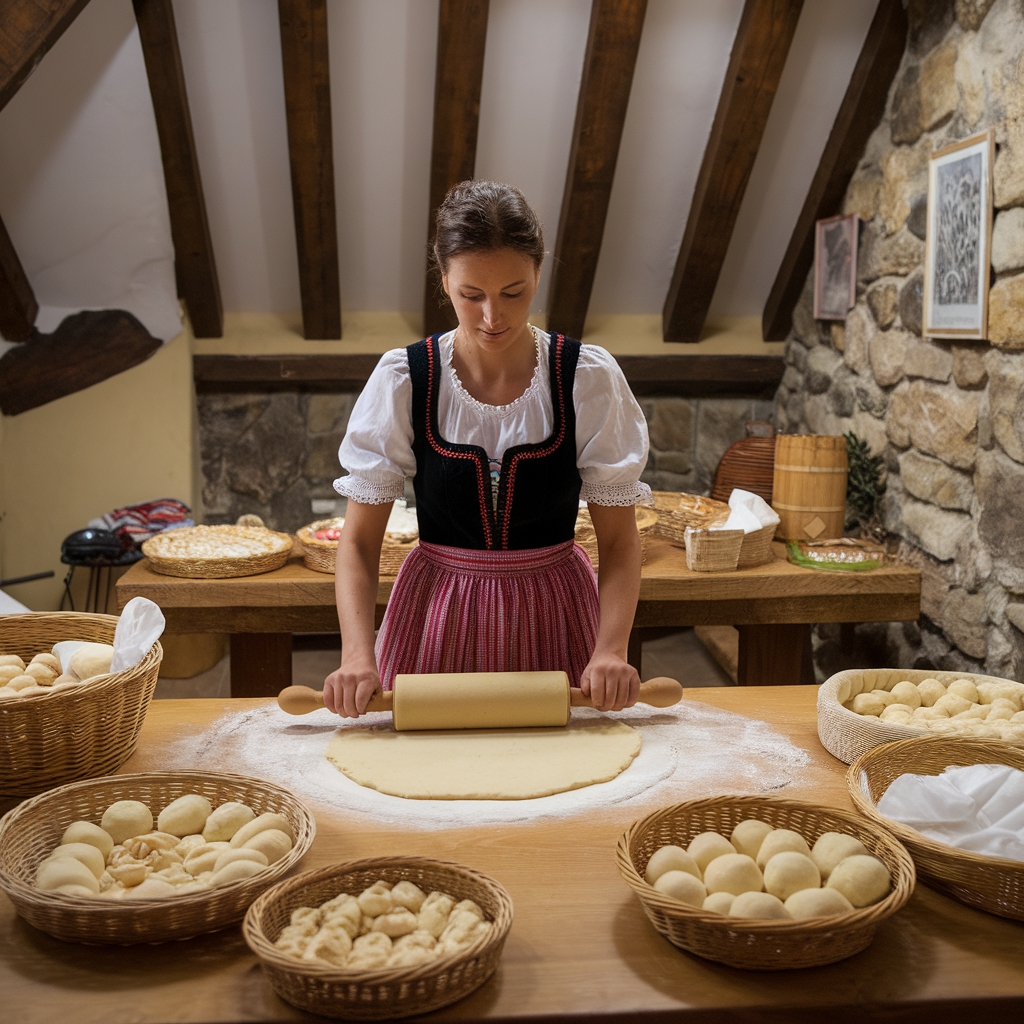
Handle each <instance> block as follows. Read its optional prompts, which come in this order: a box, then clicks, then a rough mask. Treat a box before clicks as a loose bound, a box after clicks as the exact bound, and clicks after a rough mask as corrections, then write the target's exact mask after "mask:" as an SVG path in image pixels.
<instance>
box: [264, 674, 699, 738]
mask: <svg viewBox="0 0 1024 1024" xmlns="http://www.w3.org/2000/svg"><path fill="white" fill-rule="evenodd" d="M682 696H683V688H682V686H680V685H679V683H677V682H676V680H674V679H669V678H667V677H666V676H661V677H659V678H657V679H649V680H648V681H647V682H646V683H641V684H640V703H641V704H649V705H651V706H652V707H656V708H667V707H671V706H672V705H673V704H676V703H678V702H679V700H681V699H682ZM277 703H278V704H279V705H280V706H281V709H282V710H283V711H287V712H288V714H290V715H307V714H309V713H310V712H311V711H316V710H317V709H318V708H322V707H323V706H324V696H323V694H322V693H321V692H320V691H319V690H312V689H310V688H309V687H308V686H289V687H287V688H286V689H284V690H282V691H281V692H280V693H279V694H278V695H277ZM593 706H594V705H593V702H592V701H591V699H590V698H589V697H586V696H584V694H583V692H582V691H581V690H578V689H576V688H574V687H570V686H569V677H568V676H567V675H566V674H565V673H564V672H461V673H456V672H453V673H437V674H433V675H426V674H424V675H399V676H395V681H394V683H393V689H391V690H386V691H384V692H381V691H380V690H378V691H377V692H376V693H374V694H373V696H372V697H371V698H370V703H369V704H368V705H367V706H366V710H367V711H390V712H391V713H392V715H393V717H394V725H395V730H396V731H397V732H410V731H413V730H418V729H520V728H529V727H533V726H542V727H543V726H546V727H551V726H565V725H568V723H569V709H570V708H573V707H582V708H592V707H593Z"/></svg>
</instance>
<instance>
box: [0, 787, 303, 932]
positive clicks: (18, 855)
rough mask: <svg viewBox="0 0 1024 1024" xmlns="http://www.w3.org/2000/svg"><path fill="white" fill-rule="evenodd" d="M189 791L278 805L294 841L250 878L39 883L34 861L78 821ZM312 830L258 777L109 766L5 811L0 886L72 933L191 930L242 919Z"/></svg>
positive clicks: (31, 919) (217, 800)
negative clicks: (156, 883) (60, 887)
mask: <svg viewBox="0 0 1024 1024" xmlns="http://www.w3.org/2000/svg"><path fill="white" fill-rule="evenodd" d="M185 793H200V794H202V795H203V796H205V797H207V798H208V799H209V800H210V802H211V803H212V804H214V805H215V806H216V805H218V804H221V803H225V802H227V801H230V800H237V801H239V802H241V803H245V804H248V805H249V806H250V807H251V808H252V809H253V810H254V811H256V813H257V814H263V813H264V812H266V811H276V812H277V813H278V814H281V815H283V816H284V817H285V818H287V819H288V821H289V822H290V823H291V826H292V829H293V831H294V833H295V845H294V846H293V847H292V848H291V850H290V851H289V852H288V853H287V854H285V856H284V857H282V858H281V859H280V860H279V861H276V862H275V863H274V864H272V865H271V866H270V867H269V868H267V870H266V871H261V872H260V873H259V874H258V875H256V876H254V877H253V878H249V879H246V880H245V881H241V882H234V883H232V884H231V885H225V886H222V887H221V888H218V889H212V890H209V891H208V892H195V893H188V894H186V895H184V896H171V897H167V898H165V899H151V900H142V899H139V900H117V901H115V900H109V899H102V898H100V897H81V896H66V895H64V894H62V893H56V892H44V891H42V890H40V889H37V888H36V887H35V885H34V884H33V881H34V879H35V874H36V868H37V867H38V866H39V864H40V862H41V861H43V860H44V859H45V858H46V857H47V856H48V855H49V853H50V851H51V850H52V849H53V848H54V847H55V846H56V845H57V844H58V843H59V842H60V837H61V835H63V833H64V830H65V829H66V828H67V827H68V825H70V824H71V823H72V822H73V821H80V820H84V821H99V820H100V818H101V817H102V815H103V812H104V810H106V808H107V807H109V806H110V804H112V803H113V802H114V801H115V800H141V801H142V802H143V803H145V804H147V805H148V806H150V807H151V808H153V809H154V810H156V809H157V808H163V807H165V806H166V805H167V804H169V803H170V802H171V801H172V800H175V799H177V798H178V797H179V796H183V795H184V794H185ZM315 833H316V823H315V822H314V820H313V815H312V814H311V813H310V811H309V810H308V809H307V808H306V806H305V805H304V804H302V803H300V802H299V801H298V800H296V799H295V797H294V796H292V795H291V793H289V792H288V791H287V790H284V789H281V788H280V787H278V786H274V785H272V784H271V783H269V782H264V781H262V780H261V779H255V778H250V777H248V776H245V775H221V774H215V773H213V772H146V773H143V774H138V775H111V776H108V777H106V778H103V779H91V780H88V781H85V782H74V783H72V784H71V785H68V786H61V787H60V788H59V789H53V790H50V792H48V793H43V794H42V795H41V796H37V797H34V798H33V799H31V800H26V801H25V803H23V804H19V805H18V806H17V807H15V808H14V810H12V811H9V812H8V813H7V814H6V815H5V816H4V817H3V818H2V819H0V889H2V890H3V891H4V892H5V893H6V894H7V897H8V899H10V901H11V902H12V903H13V904H14V907H15V909H16V910H17V912H18V913H19V914H20V915H21V916H22V917H23V918H25V920H26V921H28V923H29V924H31V925H33V926H34V927H36V928H38V929H39V930H40V931H44V932H47V933H48V934H49V935H53V936H54V937H55V938H58V939H63V940H64V941H66V942H84V943H89V944H94V945H95V944H99V945H121V946H128V945H134V944H136V943H142V942H167V941H168V940H170V939H187V938H191V937H192V936H193V935H202V934H204V933H206V932H214V931H217V930H219V929H221V928H225V927H227V926H228V925H230V924H234V923H235V922H236V921H239V920H241V918H242V916H243V915H244V914H245V911H246V908H247V907H248V906H249V904H250V903H252V901H253V900H254V899H255V898H256V897H257V896H258V895H259V894H260V893H261V892H263V891H264V890H265V889H267V888H269V887H270V886H271V885H273V884H274V882H276V881H277V880H278V879H280V878H281V877H283V876H284V875H286V874H287V873H288V872H289V871H290V870H291V869H292V868H293V867H294V866H295V865H296V864H297V863H298V862H299V860H301V858H302V856H303V855H304V854H305V853H306V851H307V850H308V849H309V846H310V844H311V843H312V842H313V836H314V835H315Z"/></svg>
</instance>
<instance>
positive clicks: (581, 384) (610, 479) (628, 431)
mask: <svg viewBox="0 0 1024 1024" xmlns="http://www.w3.org/2000/svg"><path fill="white" fill-rule="evenodd" d="M573 401H574V404H575V406H576V465H577V467H578V468H579V471H580V476H581V477H582V478H583V489H582V490H581V491H580V498H581V499H582V500H583V501H588V502H593V503H594V504H595V505H650V504H652V498H651V489H650V487H648V486H647V484H644V483H641V482H640V474H641V473H642V472H643V471H644V466H645V465H646V464H647V448H648V439H647V421H646V420H645V419H644V414H643V412H642V410H641V409H640V406H639V404H638V403H637V400H636V399H635V398H634V397H633V392H632V391H630V389H629V385H628V384H627V383H626V378H625V377H624V376H623V373H622V369H621V368H620V366H619V364H618V363H617V362H616V361H615V358H614V357H613V356H612V355H611V354H610V353H609V352H607V351H606V350H605V349H603V348H599V347H598V346H596V345H583V346H582V348H581V350H580V359H579V363H578V365H577V367H576V379H575V382H574V384H573Z"/></svg>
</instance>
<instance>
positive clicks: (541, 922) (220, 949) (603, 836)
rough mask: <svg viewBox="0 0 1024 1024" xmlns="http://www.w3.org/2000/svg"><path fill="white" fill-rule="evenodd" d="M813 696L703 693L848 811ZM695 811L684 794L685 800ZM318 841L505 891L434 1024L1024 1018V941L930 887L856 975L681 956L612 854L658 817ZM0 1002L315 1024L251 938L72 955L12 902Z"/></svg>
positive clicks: (0, 917) (346, 823)
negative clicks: (491, 929) (485, 879)
mask: <svg viewBox="0 0 1024 1024" xmlns="http://www.w3.org/2000/svg"><path fill="white" fill-rule="evenodd" d="M815 696H816V690H815V688H813V687H798V686H794V687H781V688H779V687H776V688H772V689H770V690H769V689H762V688H747V689H739V688H714V689H701V690H689V691H687V693H686V697H687V699H689V700H695V701H703V702H706V703H708V704H710V705H713V706H716V707H720V708H724V709H727V710H730V711H736V712H740V713H743V714H746V715H749V716H754V717H757V718H761V719H763V720H765V721H767V722H769V723H770V724H771V725H772V726H773V727H774V728H775V729H776V730H777V731H778V732H780V733H783V734H785V735H787V736H788V737H789V738H790V739H791V740H792V741H793V742H794V743H795V744H796V745H797V746H799V747H801V748H803V749H804V750H806V751H807V752H808V753H809V754H810V755H811V758H812V764H811V766H810V767H809V768H807V769H805V770H804V771H803V774H802V775H801V779H800V782H799V783H798V784H797V785H794V786H792V787H790V788H788V789H787V790H786V791H785V792H786V795H787V796H792V797H796V798H803V799H807V800H812V801H815V802H818V803H823V804H826V805H829V806H835V807H842V808H846V809H850V808H851V803H850V800H849V798H848V796H847V792H846V785H845V766H844V765H842V764H840V762H838V761H837V760H835V759H834V758H833V757H832V756H831V755H829V754H828V753H826V752H825V750H824V749H823V748H822V747H821V746H820V744H819V743H818V739H817V734H816V727H815V711H814V708H815ZM257 703H258V702H257V701H246V702H245V703H244V704H239V702H237V701H230V700H191V701H188V700H179V701H157V702H155V703H154V704H153V706H152V707H151V709H150V712H149V716H148V718H147V720H146V723H145V726H144V728H143V731H142V736H141V740H140V744H139V749H138V751H137V752H136V753H135V755H134V756H133V757H132V758H131V759H130V760H129V761H128V763H127V764H125V765H124V767H123V769H122V771H126V772H129V771H147V770H158V769H161V768H162V767H164V766H165V764H166V757H165V752H166V751H167V750H168V748H169V746H170V745H171V744H173V743H174V742H175V741H176V740H180V739H181V738H183V737H185V736H188V735H192V736H194V735H195V734H196V732H197V731H200V730H202V729H203V728H204V727H205V726H207V725H208V724H209V723H211V722H213V721H214V720H216V719H217V718H218V717H219V716H221V715H222V714H224V713H225V712H226V711H231V712H237V711H239V710H244V709H245V708H246V707H248V706H252V705H255V704H257ZM686 798H687V793H686V792H685V790H684V789H680V790H679V791H678V792H677V793H673V799H679V800H683V799H686ZM312 808H313V810H314V813H315V814H316V818H317V836H316V840H315V842H314V844H313V847H312V849H311V851H310V852H309V854H307V856H306V857H305V859H304V860H303V862H302V864H301V870H307V869H312V868H317V867H321V866H323V865H326V864H330V863H336V862H341V861H346V860H350V859H355V858H359V857H367V856H377V855H385V854H422V855H425V856H429V857H437V858H441V859H446V860H455V861H458V862H460V863H462V864H466V865H468V866H470V867H473V868H476V869H478V870H480V871H484V872H486V873H488V874H490V875H492V876H493V877H495V878H496V879H498V880H499V881H500V882H501V883H502V884H503V885H505V887H506V888H507V889H508V890H509V892H510V894H511V896H512V899H513V901H514V904H515V922H514V924H513V926H512V931H511V933H510V935H509V938H508V942H507V944H506V946H505V951H504V955H503V957H502V960H501V964H500V966H499V968H498V971H497V974H496V975H495V976H494V977H493V978H491V980H490V981H488V982H487V983H486V984H485V985H484V986H483V987H482V988H481V989H480V990H478V991H477V992H476V993H474V994H473V995H471V996H470V997H468V998H467V999H465V1000H464V1001H462V1002H461V1003H457V1004H455V1005H454V1006H452V1007H449V1008H448V1009H446V1010H443V1011H441V1012H439V1013H438V1014H436V1015H434V1018H433V1019H438V1020H474V1019H479V1018H488V1019H494V1020H512V1019H522V1018H529V1019H530V1020H531V1021H534V1022H536V1021H538V1020H543V1021H554V1020H564V1021H568V1020H579V1021H583V1020H601V1021H607V1022H613V1021H626V1020H635V1019H637V1018H638V1017H640V1016H641V1015H642V1016H644V1017H650V1018H651V1019H655V1018H657V1019H660V1020H666V1021H668V1020H672V1021H679V1022H682V1024H727V1022H729V1024H732V1022H737V1024H739V1022H750V1021H771V1022H780V1024H781V1022H787V1024H804V1022H808V1024H809V1022H812V1021H813V1022H815V1024H817V1022H820V1021H822V1020H828V1021H829V1022H833V1024H845V1022H854V1021H856V1022H861V1021H864V1020H867V1019H869V1018H870V1019H884V1020H886V1021H899V1022H901V1024H910V1022H915V1024H916V1022H921V1024H944V1022H956V1024H963V1022H965V1021H967V1022H970V1024H983V1022H993V1024H995V1022H1000V1024H1005V1022H1009V1021H1013V1020H1020V1019H1022V1016H1021V1015H1022V1013H1024V924H1019V923H1014V922H1012V921H1007V920H1003V919H1001V918H998V917H994V916H991V915H989V914H984V913H982V912H980V911H977V910H971V909H969V908H967V907H965V906H962V905H961V904H959V903H956V902H954V901H952V900H950V899H948V898H946V897H944V896H941V895H939V894H938V893H936V892H934V891H933V890H931V889H928V888H927V887H925V886H923V885H919V886H918V888H917V890H916V891H915V893H914V895H913V897H912V898H911V900H910V902H909V903H908V904H907V905H906V906H905V907H904V908H903V909H902V910H901V911H899V912H898V913H897V914H895V915H894V916H892V917H890V918H888V919H887V920H885V921H884V922H883V923H882V924H881V925H880V927H879V929H878V932H877V934H876V937H875V940H874V942H873V944H872V945H871V946H870V947H868V949H866V950H865V951H864V952H862V953H860V954H858V955H857V956H855V957H852V958H851V959H849V960H846V961H844V962H842V963H838V964H833V965H831V966H828V967H820V968H814V969H809V970H802V971H780V972H747V971H739V970H734V969H731V968H728V967H723V966H721V965H719V964H714V963H710V962H708V961H704V960H701V959H699V958H697V957H695V956H691V955H690V954H687V953H684V952H682V951H680V950H677V949H676V948H675V947H674V946H672V945H670V944H669V943H668V942H667V941H666V940H665V939H663V938H661V937H660V936H659V935H658V934H657V932H655V930H654V929H653V927H652V926H651V925H650V924H649V922H648V921H647V919H646V917H645V916H644V914H643V911H642V909H641V907H640V904H639V903H638V902H637V900H636V898H635V897H634V896H633V894H632V892H631V891H630V889H629V888H628V887H627V886H626V884H625V883H624V882H623V881H622V879H621V878H620V876H619V874H618V871H617V869H616V866H615V856H614V850H615V842H616V840H617V838H618V836H619V835H620V834H621V832H622V831H623V830H624V829H625V828H626V827H627V826H628V825H629V824H630V822H631V821H632V820H634V819H635V818H636V817H638V816H640V814H641V813H646V811H647V810H648V809H650V808H647V807H643V808H640V809H637V808H635V807H634V808H630V809H626V808H621V807H618V808H617V807H615V806H610V807H608V808H607V809H605V810H603V811H601V812H588V813H586V814H583V815H580V816H578V817H568V818H564V819H556V820H551V819H548V820H545V821H542V822H537V823H536V824H529V823H523V824H515V825H488V826H480V827H477V828H460V829H455V830H448V831H420V830H416V829H408V830H401V829H395V828H383V827H377V826H371V827H367V824H366V818H358V819H357V818H355V817H354V816H353V817H351V818H347V817H346V815H345V813H344V812H340V811H338V810H333V809H330V808H328V807H326V806H322V805H320V804H315V803H314V804H312ZM0 992H2V993H3V1013H4V1017H5V1019H8V1020H11V1021H17V1022H18V1024H51V1022H53V1021H59V1022H60V1024H128V1022H131V1024H164V1022H171V1021H174V1022H188V1024H213V1022H218V1024H221V1022H243V1021H292V1020H313V1019H315V1018H312V1017H309V1016H306V1015H303V1014H300V1013H298V1012H297V1011H295V1010H293V1009H292V1008H291V1007H289V1006H288V1005H287V1004H285V1003H283V1002H281V1001H280V1000H279V999H278V998H277V997H276V996H275V995H274V993H273V991H272V990H271V988H270V986H269V984H268V983H267V981H266V979H265V978H264V977H263V975H262V973H261V971H260V969H259V967H258V966H257V962H256V960H255V958H254V957H253V956H252V955H251V954H250V953H249V951H248V949H247V947H246V946H245V944H244V942H243V941H242V939H241V935H240V932H239V930H238V929H235V928H233V929H230V930H226V931H224V932H222V933H220V934H216V935H211V936H206V937H202V938H198V939H193V940H190V941H187V942H179V943H169V944H167V945H162V946H140V947H132V948H129V949H116V948H103V947H86V946H76V945H70V944H65V943H61V942H58V941H56V940H54V939H50V938H49V937H48V936H46V935H43V934H41V933H39V932H37V931H35V930H34V929H32V928H30V927H29V926H28V925H26V924H24V922H22V921H21V920H20V919H18V918H16V917H15V915H14V912H13V909H12V908H11V905H10V904H9V903H8V902H7V901H6V899H4V898H3V897H0Z"/></svg>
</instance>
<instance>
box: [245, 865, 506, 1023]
mask: <svg viewBox="0 0 1024 1024" xmlns="http://www.w3.org/2000/svg"><path fill="white" fill-rule="evenodd" d="M379 878H383V879H384V880H385V881H388V882H392V883H397V882H400V881H402V880H403V879H408V880H409V881H411V882H414V883H415V884H416V885H418V886H419V887H420V888H421V889H422V890H423V891H424V892H430V891H431V890H433V889H437V890H439V891H441V892H446V893H448V894H449V895H451V896H454V897H455V898H456V899H460V900H462V899H471V900H474V901H475V902H476V903H477V904H478V905H479V906H480V908H481V909H482V910H483V912H484V914H485V915H486V916H487V918H488V920H490V921H493V923H494V927H493V928H492V929H491V931H490V934H489V935H488V936H487V937H486V938H484V939H480V940H478V941H477V942H476V943H475V944H474V945H472V946H470V947H468V948H467V949H465V950H463V951H462V952H461V953H457V954H455V955H454V956H449V957H444V958H442V959H440V960H437V961H435V962H433V963H428V964H420V965H419V966H417V967H393V968H386V969H381V970H377V971H346V970H343V969H341V968H330V967H324V966H318V965H316V964H312V963H304V962H302V961H300V960H296V959H295V958H294V957H290V956H286V955H285V954H283V953H282V952H281V951H280V950H279V949H277V947H276V946H274V941H275V940H276V939H277V937H278V936H279V935H280V934H281V931H282V929H283V928H284V927H285V925H287V924H288V921H289V918H290V917H291V913H292V911H293V910H296V909H297V908H298V907H317V906H319V905H320V904H321V903H324V902H325V901H326V900H329V899H333V898H334V897H335V896H337V895H338V894H339V893H343V892H348V893H352V894H353V895H355V894H358V893H360V892H362V890H363V889H365V888H367V887H369V886H370V885H372V884H373V883H374V882H376V881H377V880H378V879H379ZM511 927H512V900H511V898H510V897H509V895H508V893H507V892H506V891H505V890H504V889H503V888H502V887H501V886H500V885H499V884H498V883H497V882H495V881H494V879H492V878H488V877H487V876H486V875H481V874H478V873H477V872H476V871H471V870H470V869H469V868H464V867H462V866H460V865H458V864H449V863H447V862H445V861H437V860H428V859H427V858H425V857H378V858H374V859H369V860H359V861H351V862H349V863H348V864H336V865H332V866H331V867H327V868H321V869H320V870H319V871H308V872H305V873H304V874H301V875H298V876H297V877H295V878H290V879H288V880H287V881H285V882H282V883H281V884H280V885H276V886H274V888H273V889H271V890H269V891H268V892H266V893H264V894H263V895H262V896H261V897H260V898H259V899H258V900H257V901H256V902H255V903H254V904H253V905H252V906H251V907H250V908H249V912H248V914H246V915H245V923H244V925H243V926H242V934H243V935H244V936H245V941H246V942H247V943H248V944H249V948H250V949H251V950H252V951H253V952H254V953H255V954H256V956H257V957H259V960H260V962H261V963H262V965H263V970H264V971H265V972H266V974H267V977H268V978H269V979H270V984H271V985H272V986H273V987H274V991H275V992H276V993H277V994H278V995H279V996H280V997H281V998H282V999H283V1000H285V1002H288V1003H291V1004H292V1006H297V1007H299V1009H302V1010H308V1011H309V1012H310V1013H319V1014H321V1015H323V1016H325V1017H342V1018H346V1019H350V1020H386V1019H393V1018H396V1017H409V1016H412V1015H413V1014H419V1013H429V1012H430V1011H432V1010H437V1009H439V1008H440V1007H442V1006H448V1005H449V1004H450V1003H454V1002H456V1001H457V1000H459V999H462V998H464V997H465V996H468V995H469V994H470V992H472V991H474V990H475V989H477V988H479V987H480V986H481V985H482V984H483V983H484V982H485V981H486V980H487V979H488V978H489V977H490V976H491V975H492V974H493V973H494V970H495V968H496V967H497V966H498V960H499V958H500V957H501V951H502V949H503V948H504V945H505V938H506V936H507V935H508V931H509V929H510V928H511Z"/></svg>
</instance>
